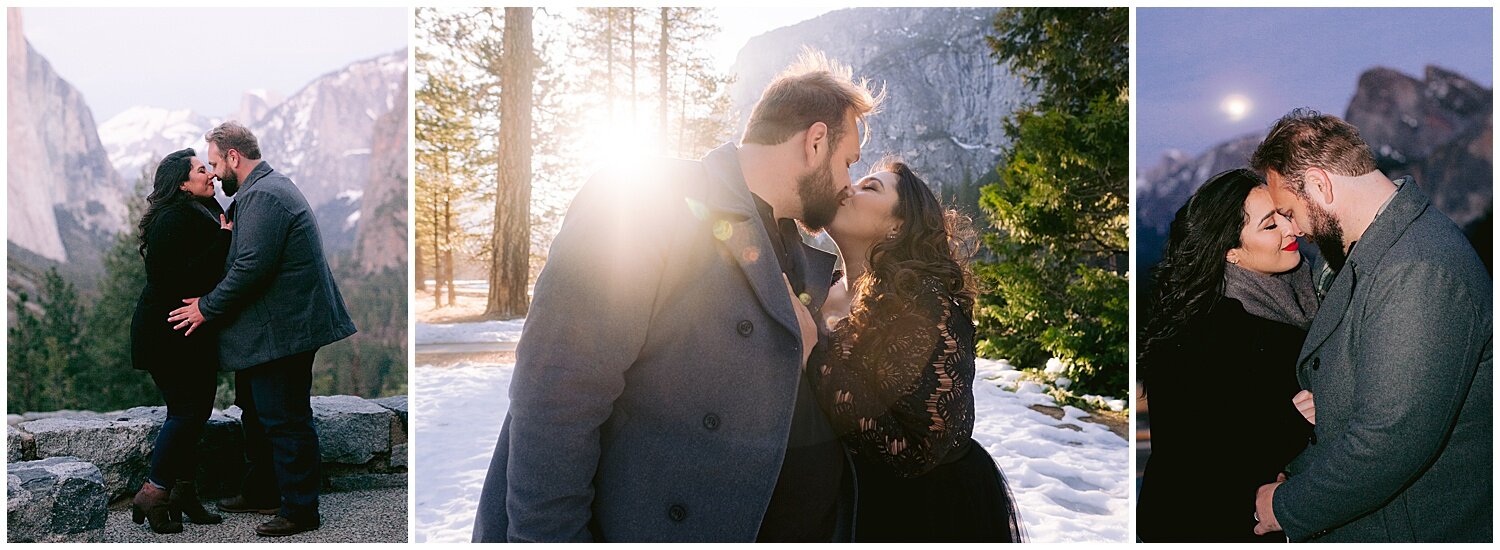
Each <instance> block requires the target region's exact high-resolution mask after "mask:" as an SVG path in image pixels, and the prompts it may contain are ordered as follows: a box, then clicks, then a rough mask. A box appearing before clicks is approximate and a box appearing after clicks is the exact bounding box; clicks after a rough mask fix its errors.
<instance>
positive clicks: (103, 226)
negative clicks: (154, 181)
mask: <svg viewBox="0 0 1500 550" xmlns="http://www.w3.org/2000/svg"><path fill="white" fill-rule="evenodd" d="M6 13H7V30H8V33H9V34H8V38H7V42H6V60H7V62H8V67H7V69H8V70H7V82H8V90H9V92H8V96H7V98H6V115H7V117H8V125H7V133H6V136H7V151H6V153H7V159H8V164H7V167H6V198H7V200H8V201H9V202H8V204H9V210H8V211H9V213H10V218H9V222H8V224H7V228H8V230H9V232H8V233H7V239H8V240H9V241H10V242H11V243H14V244H15V245H17V246H18V247H19V248H21V249H24V250H26V251H28V252H30V253H33V254H35V255H37V256H39V257H40V258H42V259H44V260H46V261H52V262H67V261H75V262H76V261H92V262H98V261H99V260H98V254H97V253H94V254H87V255H81V256H82V257H75V256H80V255H78V254H76V253H75V251H74V250H73V248H75V247H77V246H92V247H97V248H98V249H99V250H102V249H103V248H104V243H106V242H107V240H106V239H107V236H108V235H109V234H112V233H114V232H116V231H119V230H120V229H121V228H122V227H124V224H125V196H126V195H125V191H126V190H125V188H124V185H123V184H122V182H121V180H120V178H119V176H118V175H117V174H116V172H115V170H114V167H113V166H111V165H110V164H109V160H108V158H109V157H108V154H107V153H106V152H105V149H104V146H103V145H102V144H101V143H100V141H99V134H98V132H97V130H96V129H95V126H94V117H93V114H92V111H90V110H89V107H88V104H87V103H85V102H84V99H83V95H82V94H80V93H79V92H78V89H76V88H74V87H73V86H72V85H71V84H69V83H68V81H66V80H64V79H63V78H62V77H61V76H59V75H58V74H57V72H56V71H55V70H54V69H53V68H52V64H51V63H49V62H48V61H47V59H46V58H44V57H42V55H41V54H40V53H38V52H37V51H36V50H35V49H34V48H32V47H31V44H30V42H28V41H27V40H26V37H25V35H24V34H23V33H22V30H23V29H22V25H21V13H20V11H19V9H17V8H8V9H7V10H6ZM70 234H71V235H70Z"/></svg>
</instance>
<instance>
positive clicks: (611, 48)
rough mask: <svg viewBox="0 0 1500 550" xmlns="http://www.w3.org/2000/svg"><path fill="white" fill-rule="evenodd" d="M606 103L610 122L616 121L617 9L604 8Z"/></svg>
mask: <svg viewBox="0 0 1500 550" xmlns="http://www.w3.org/2000/svg"><path fill="white" fill-rule="evenodd" d="M604 103H605V104H606V105H608V114H609V118H608V119H607V122H608V123H609V124H614V123H615V9H614V8H604Z"/></svg>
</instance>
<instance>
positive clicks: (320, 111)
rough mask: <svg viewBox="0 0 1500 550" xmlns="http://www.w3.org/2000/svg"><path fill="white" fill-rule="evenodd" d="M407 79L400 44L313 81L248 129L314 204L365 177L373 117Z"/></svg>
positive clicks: (391, 105) (264, 152)
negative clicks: (388, 50) (398, 47)
mask: <svg viewBox="0 0 1500 550" xmlns="http://www.w3.org/2000/svg"><path fill="white" fill-rule="evenodd" d="M405 82H406V50H404V49H403V50H401V51H398V52H394V53H390V54H386V55H383V56H380V57H377V58H374V59H369V60H365V61H360V62H358V63H354V64H352V65H349V66H347V67H344V68H343V69H339V70H337V71H334V72H330V73H328V74H325V75H323V76H321V77H318V78H317V79H316V80H313V81H312V82H311V83H310V84H308V85H307V86H305V87H303V88H302V90H300V91H298V92H297V93H295V94H292V95H291V96H289V97H287V99H286V101H284V102H282V103H281V104H280V105H278V106H277V107H276V108H275V109H272V110H271V112H269V113H267V114H266V116H265V118H263V119H261V120H259V121H257V122H256V123H254V124H253V125H252V126H251V127H250V129H251V130H253V131H255V134H256V136H257V137H259V138H260V149H261V154H262V157H263V158H265V159H266V160H267V161H268V162H270V163H271V165H272V166H274V167H276V169H278V170H281V171H282V172H285V173H286V174H287V175H289V176H291V178H292V180H293V181H295V182H297V186H298V187H299V188H301V189H302V193H303V194H304V195H306V196H307V202H308V203H310V204H312V205H313V208H317V207H319V206H321V205H322V204H324V203H326V202H328V201H331V200H333V199H334V198H335V197H337V196H338V194H339V193H342V192H344V191H351V190H363V189H364V187H365V184H366V183H367V182H369V180H370V147H371V144H373V143H374V129H375V121H376V119H378V118H380V115H383V114H385V113H386V112H388V111H390V110H391V109H393V108H395V106H396V102H397V94H398V93H400V91H401V89H402V85H403V84H404V83H405Z"/></svg>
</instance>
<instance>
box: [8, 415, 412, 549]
mask: <svg viewBox="0 0 1500 550" xmlns="http://www.w3.org/2000/svg"><path fill="white" fill-rule="evenodd" d="M312 406H313V416H314V417H315V418H316V421H317V431H318V447H319V451H320V452H321V454H322V457H323V468H322V472H323V478H324V479H323V485H324V489H325V490H333V491H339V490H354V489H368V488H374V487H391V486H404V485H405V484H406V459H407V456H406V452H407V446H406V440H407V405H406V396H397V397H386V398H382V399H374V400H367V399H362V398H359V397H354V396H349V395H335V396H318V397H313V398H312ZM240 414H241V411H240V409H239V408H238V407H230V408H229V409H228V410H225V411H222V412H220V411H215V412H214V414H213V416H212V417H211V418H210V419H209V421H208V424H207V425H206V426H205V428H204V433H203V438H202V440H200V442H199V444H198V476H197V481H198V486H199V490H200V493H201V494H202V496H205V497H225V496H231V495H233V494H237V493H238V491H239V485H240V479H241V477H242V476H243V474H244V471H245V462H244V436H243V434H242V433H241V432H240ZM166 416H167V413H166V407H136V408H133V409H127V410H123V411H117V412H111V413H96V412H88V411H55V412H47V413H26V414H23V415H10V416H8V417H7V424H8V426H7V429H6V459H7V462H8V463H9V468H8V469H9V480H8V486H7V494H8V495H9V497H8V501H7V510H6V513H7V517H8V518H9V532H8V533H7V538H8V540H10V541H11V542H22V541H51V540H77V541H87V540H91V539H90V537H92V536H94V530H95V529H99V528H103V526H104V520H103V518H104V510H105V507H106V506H107V505H108V503H109V502H113V501H118V500H124V499H128V498H130V496H131V495H134V494H135V492H136V490H138V489H139V488H140V486H141V484H142V483H145V481H146V475H147V474H148V473H149V470H150V460H151V448H152V444H153V442H154V441H155V439H156V434H157V432H158V431H160V430H161V426H162V423H163V422H165V421H166ZM95 513H97V518H95V517H93V515H92V514H95ZM80 514H82V515H80ZM96 520H97V521H96ZM96 523H97V525H95V524H96Z"/></svg>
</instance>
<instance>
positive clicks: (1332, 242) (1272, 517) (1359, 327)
mask: <svg viewBox="0 0 1500 550" xmlns="http://www.w3.org/2000/svg"><path fill="white" fill-rule="evenodd" d="M1251 163H1252V165H1253V166H1254V167H1255V168H1256V169H1257V170H1261V171H1263V172H1265V174H1266V176H1267V177H1266V179H1267V182H1268V183H1269V185H1270V188H1271V194H1272V197H1273V199H1274V200H1275V202H1276V206H1277V208H1278V209H1279V210H1281V211H1282V213H1283V214H1287V215H1288V217H1290V218H1292V219H1293V220H1294V222H1295V223H1296V224H1297V226H1298V227H1299V228H1300V229H1301V230H1302V231H1305V232H1306V234H1307V235H1308V236H1310V237H1311V238H1312V239H1313V241H1314V242H1315V243H1317V244H1318V247H1319V250H1320V251H1321V252H1322V254H1323V256H1324V258H1325V259H1326V260H1327V263H1328V265H1329V267H1330V268H1331V269H1333V271H1334V272H1336V275H1335V276H1334V277H1333V278H1332V280H1331V286H1330V287H1329V288H1328V293H1327V296H1326V297H1325V298H1324V300H1323V303H1322V306H1321V307H1320V309H1319V310H1318V314H1317V317H1316V318H1314V320H1313V324H1312V327H1311V328H1310V329H1309V331H1308V334H1307V340H1306V341H1305V342H1304V343H1303V346H1302V353H1301V354H1300V356H1299V358H1298V361H1297V365H1296V368H1297V374H1298V378H1299V380H1300V381H1301V383H1302V387H1303V388H1304V389H1307V390H1310V391H1311V392H1312V394H1313V397H1314V399H1315V400H1316V403H1317V407H1316V417H1315V420H1316V425H1315V427H1314V434H1313V436H1312V438H1311V439H1310V440H1309V445H1308V447H1307V449H1306V450H1304V451H1303V452H1302V454H1301V455H1300V456H1298V457H1297V458H1296V459H1295V460H1294V461H1293V462H1292V464H1291V465H1290V466H1289V467H1288V472H1289V474H1290V477H1289V478H1288V479H1287V480H1286V481H1285V482H1280V483H1272V484H1268V485H1265V486H1263V487H1261V488H1260V490H1259V491H1258V492H1257V495H1256V502H1255V510H1256V516H1257V518H1258V519H1259V522H1260V523H1259V525H1257V526H1256V528H1255V532H1256V533H1266V532H1272V531H1277V530H1282V531H1285V533H1286V535H1287V537H1288V538H1289V539H1291V540H1293V541H1299V542H1300V541H1317V542H1415V541H1423V542H1436V541H1448V542H1489V541H1490V539H1491V536H1492V535H1491V533H1492V531H1491V529H1492V525H1491V524H1492V522H1493V520H1494V515H1493V506H1492V502H1493V497H1492V488H1493V479H1492V477H1491V459H1492V456H1491V452H1492V444H1491V438H1492V432H1491V414H1492V412H1491V411H1492V407H1491V388H1492V386H1493V371H1492V367H1493V355H1492V350H1491V343H1492V328H1493V318H1492V311H1491V290H1492V289H1491V282H1490V275H1489V274H1488V273H1487V272H1486V271H1485V268H1484V266H1483V265H1482V264H1481V263H1480V260H1479V257H1478V255H1477V254H1475V252H1474V250H1473V248H1472V247H1471V246H1470V245H1469V243H1468V242H1467V241H1466V240H1465V239H1464V236H1463V234H1462V233H1461V232H1460V231H1459V229H1458V227H1456V226H1455V225H1454V224H1453V222H1452V221H1451V220H1449V219H1448V217H1447V216H1444V215H1443V213H1442V212H1439V211H1438V210H1437V208H1435V207H1433V206H1432V204H1431V203H1430V202H1428V200H1427V196H1426V195H1425V194H1423V193H1422V190H1421V189H1419V188H1418V187H1417V184H1416V183H1414V182H1413V181H1412V180H1411V178H1402V179H1401V180H1397V181H1394V182H1393V181H1391V180H1390V179H1388V178H1387V177H1386V176H1385V174H1383V173H1381V172H1380V171H1379V170H1377V169H1376V167H1375V159H1374V156H1373V155H1371V153H1370V149H1369V146H1368V145H1366V144H1365V143H1364V141H1363V140H1362V139H1360V137H1359V132H1358V131H1357V130H1356V129H1355V128H1354V127H1353V126H1351V125H1349V124H1348V123H1347V122H1344V121H1343V120H1339V119H1338V118H1336V117H1333V116H1328V115H1322V114H1319V113H1317V112H1314V111H1307V110H1296V111H1293V112H1292V113H1291V114H1288V115H1287V116H1285V117H1283V118H1282V119H1281V120H1280V121H1279V122H1277V123H1276V125H1275V126H1273V127H1272V129H1271V131H1270V134H1269V135H1268V136H1267V137H1266V139H1265V141H1264V142H1262V143H1261V145H1260V147H1259V148H1258V149H1257V151H1256V152H1255V155H1254V157H1253V159H1252V161H1251ZM1246 337H1252V338H1253V337H1254V335H1246Z"/></svg>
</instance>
